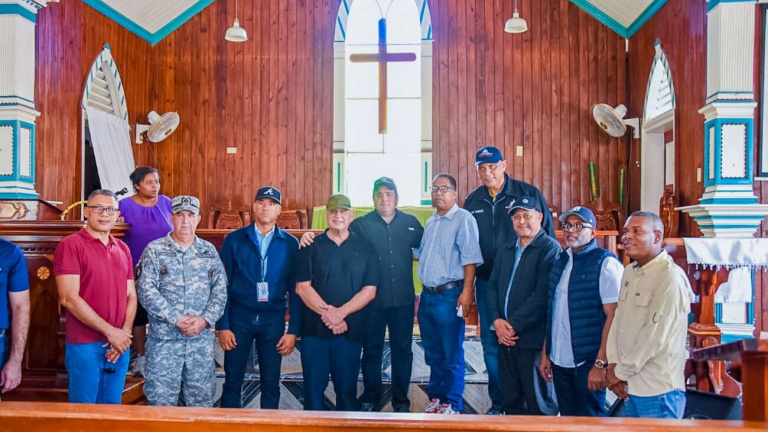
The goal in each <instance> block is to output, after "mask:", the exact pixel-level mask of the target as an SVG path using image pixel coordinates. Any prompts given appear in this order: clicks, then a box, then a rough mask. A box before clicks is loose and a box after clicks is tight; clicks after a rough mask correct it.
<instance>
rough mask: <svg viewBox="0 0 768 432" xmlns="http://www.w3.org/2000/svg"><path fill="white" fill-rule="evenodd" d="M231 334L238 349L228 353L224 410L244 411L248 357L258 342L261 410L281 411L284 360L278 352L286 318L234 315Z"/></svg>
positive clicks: (232, 315) (225, 371)
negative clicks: (279, 408) (281, 373)
mask: <svg viewBox="0 0 768 432" xmlns="http://www.w3.org/2000/svg"><path fill="white" fill-rule="evenodd" d="M229 322H230V330H232V333H234V334H235V340H236V341H237V345H236V346H235V348H234V349H233V350H231V351H225V352H224V373H225V378H224V387H223V389H222V393H221V407H222V408H241V407H242V393H243V381H244V380H245V368H246V367H247V365H246V363H247V362H248V354H250V353H251V347H252V346H253V345H254V341H255V342H256V352H255V354H256V358H257V359H258V361H259V384H260V385H261V408H262V409H277V408H278V406H279V405H280V365H281V364H282V361H283V357H282V356H281V355H280V353H278V352H277V343H278V342H279V341H280V338H281V337H282V336H283V331H284V330H285V315H284V314H282V313H276V314H274V313H273V314H255V315H249V316H246V315H242V316H241V314H240V313H238V312H236V311H232V313H231V314H230V320H229Z"/></svg>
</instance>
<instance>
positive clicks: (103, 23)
mask: <svg viewBox="0 0 768 432" xmlns="http://www.w3.org/2000/svg"><path fill="white" fill-rule="evenodd" d="M36 38H37V41H36V46H37V48H36V56H37V65H36V68H35V74H36V76H35V101H36V103H37V109H38V111H40V112H41V113H42V114H41V115H40V117H38V119H37V122H36V124H37V147H36V154H37V162H36V164H37V166H36V168H37V183H36V185H35V188H36V189H37V192H38V193H39V194H40V198H43V199H46V200H53V201H62V202H63V203H64V206H67V205H69V204H70V203H72V202H74V201H77V200H79V199H80V195H81V185H80V182H81V180H80V169H81V168H80V167H81V165H80V158H81V148H80V147H81V146H80V143H81V140H82V137H81V128H82V118H81V117H82V110H81V108H80V103H81V100H82V97H83V89H84V87H85V81H86V76H87V74H88V71H89V69H90V67H91V65H92V64H93V61H94V60H95V59H96V56H97V55H98V54H99V53H100V52H101V50H102V48H103V45H104V44H105V43H109V44H110V46H111V48H112V53H113V55H114V57H115V59H116V61H117V64H118V68H119V71H120V76H121V78H122V80H123V83H124V84H125V90H126V100H127V103H128V108H129V119H130V121H131V122H132V123H135V121H136V118H137V115H138V113H143V115H144V116H146V113H147V111H148V109H150V107H151V104H150V103H149V92H148V91H147V89H149V86H150V83H151V81H152V79H153V78H154V75H153V72H152V70H153V68H152V65H151V64H150V59H151V58H152V56H151V52H152V49H151V47H150V45H149V44H147V43H146V42H144V41H142V40H141V39H139V38H138V37H136V36H135V35H133V34H132V33H130V32H129V31H128V30H125V29H124V28H123V27H121V26H120V25H118V24H117V23H115V22H113V21H111V20H109V19H107V18H106V17H104V16H103V15H101V14H99V13H98V12H96V11H95V10H93V9H92V8H90V7H88V6H85V5H84V4H83V3H82V2H79V1H68V2H63V3H58V4H51V5H49V6H48V7H45V8H43V9H41V10H40V11H39V13H38V17H37V32H36ZM145 120H146V118H145ZM132 127H133V125H132Z"/></svg>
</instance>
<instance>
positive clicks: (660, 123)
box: [640, 41, 676, 212]
mask: <svg viewBox="0 0 768 432" xmlns="http://www.w3.org/2000/svg"><path fill="white" fill-rule="evenodd" d="M654 50H655V51H656V55H655V57H654V59H653V63H652V65H651V70H650V73H649V75H648V85H647V87H646V90H645V105H644V107H643V127H642V132H643V135H642V147H641V148H642V156H641V158H642V164H641V165H640V166H641V168H640V170H641V173H640V208H641V209H642V210H646V211H653V212H656V211H658V210H659V199H660V198H661V196H662V195H664V188H665V187H666V186H670V185H671V186H672V187H673V190H674V185H675V168H676V167H675V87H674V85H673V83H672V71H671V70H670V67H669V61H668V60H667V56H666V55H665V54H664V50H663V49H662V48H661V43H660V42H659V41H656V43H655V44H654Z"/></svg>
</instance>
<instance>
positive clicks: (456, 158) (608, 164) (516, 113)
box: [430, 0, 627, 210]
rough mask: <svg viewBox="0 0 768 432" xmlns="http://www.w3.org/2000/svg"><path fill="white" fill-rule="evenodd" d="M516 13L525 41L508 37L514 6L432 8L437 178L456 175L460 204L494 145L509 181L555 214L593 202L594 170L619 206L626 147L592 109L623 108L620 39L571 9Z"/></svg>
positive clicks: (490, 0) (483, 3)
mask: <svg viewBox="0 0 768 432" xmlns="http://www.w3.org/2000/svg"><path fill="white" fill-rule="evenodd" d="M518 3H519V7H518V9H519V11H520V16H521V17H523V18H525V19H526V21H527V22H528V27H529V30H528V32H526V33H523V34H507V33H504V31H503V29H504V23H505V22H506V20H507V19H508V18H510V17H511V16H512V12H513V10H512V9H513V2H511V1H504V0H444V1H443V0H437V1H432V2H430V4H431V6H432V17H433V18H432V20H433V23H434V38H435V42H434V117H433V126H434V132H433V133H434V143H435V144H434V145H433V160H434V168H433V171H434V172H435V173H437V172H439V171H445V172H449V173H451V174H453V175H455V176H456V177H457V180H458V183H459V191H460V195H461V196H464V195H466V193H468V192H469V191H470V190H471V189H473V188H475V187H476V186H478V185H479V184H480V181H479V179H478V177H477V174H476V172H475V168H474V153H475V151H476V150H477V149H478V148H479V147H482V146H484V145H495V146H497V147H499V148H501V149H502V150H503V152H504V155H505V157H506V159H507V165H508V169H507V172H508V173H509V174H510V175H511V176H513V177H515V178H518V179H521V180H525V181H527V182H529V183H532V184H534V185H536V186H538V187H539V189H541V191H542V193H543V194H544V196H545V197H546V198H547V200H548V201H549V202H550V203H551V204H554V205H555V206H556V207H557V208H558V209H561V210H563V209H567V208H569V207H571V206H574V205H577V204H583V203H585V202H587V201H589V200H590V185H589V168H588V164H589V162H594V163H595V166H596V170H597V174H598V177H599V179H598V180H599V186H600V194H601V195H602V196H603V197H604V198H606V199H608V200H610V201H613V202H618V195H619V194H618V189H619V184H618V183H619V169H620V168H625V169H626V162H625V160H626V146H627V142H626V140H623V139H622V140H619V139H615V138H610V137H609V136H608V135H607V134H605V133H603V132H602V131H601V130H600V129H599V127H598V126H597V125H596V124H595V122H594V121H593V119H592V107H593V106H594V105H595V104H597V103H608V104H610V105H613V106H615V105H617V104H618V103H627V100H626V99H627V89H626V73H627V72H626V56H625V43H624V39H623V38H621V37H620V36H618V35H617V34H616V33H614V32H613V31H611V30H609V29H608V28H607V27H605V26H604V25H602V24H601V23H599V22H598V21H597V20H595V19H594V18H592V17H591V16H589V15H588V14H587V13H586V12H584V11H583V10H581V9H579V8H578V7H577V6H575V5H574V4H573V3H571V2H570V1H568V0H521V1H519V2H518ZM518 146H522V148H523V152H522V156H516V149H517V147H518ZM625 196H626V195H625Z"/></svg>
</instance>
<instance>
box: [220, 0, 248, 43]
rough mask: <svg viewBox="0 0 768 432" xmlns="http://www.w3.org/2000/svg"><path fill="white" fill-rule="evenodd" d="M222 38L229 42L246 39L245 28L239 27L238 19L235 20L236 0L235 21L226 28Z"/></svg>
mask: <svg viewBox="0 0 768 432" xmlns="http://www.w3.org/2000/svg"><path fill="white" fill-rule="evenodd" d="M224 39H226V40H228V41H230V42H245V41H247V40H248V34H247V33H246V32H245V29H244V28H242V27H240V21H238V20H237V0H235V22H234V23H233V24H232V27H230V28H228V29H227V34H226V35H225V36H224Z"/></svg>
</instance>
